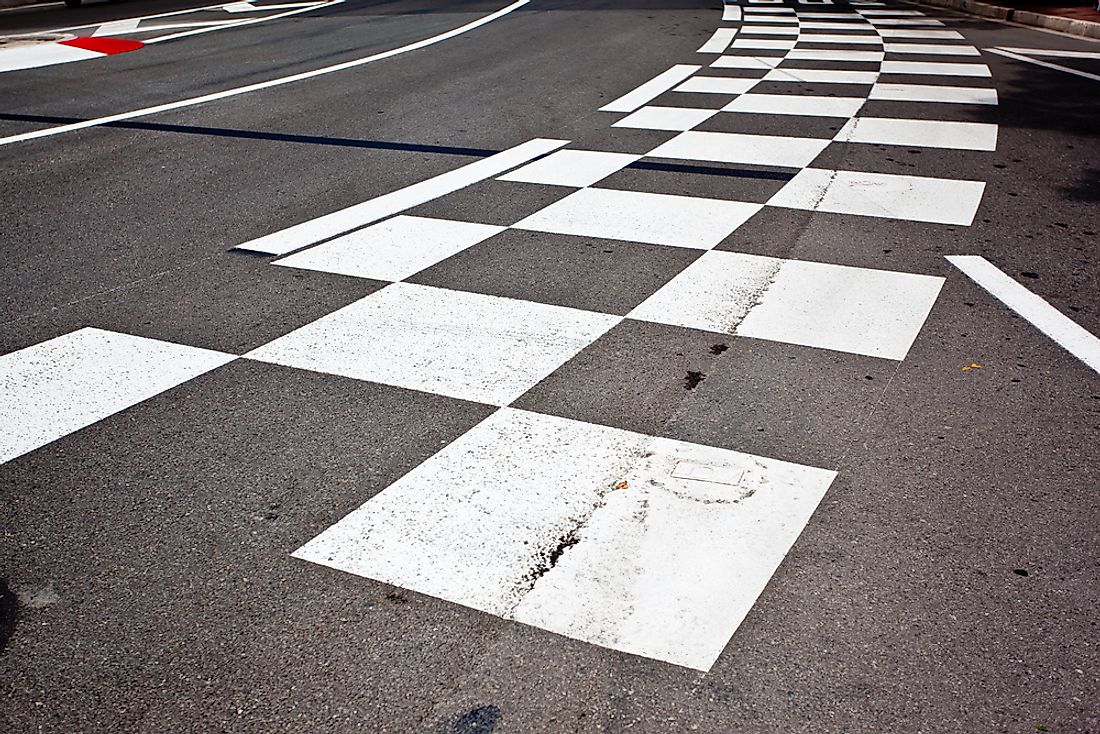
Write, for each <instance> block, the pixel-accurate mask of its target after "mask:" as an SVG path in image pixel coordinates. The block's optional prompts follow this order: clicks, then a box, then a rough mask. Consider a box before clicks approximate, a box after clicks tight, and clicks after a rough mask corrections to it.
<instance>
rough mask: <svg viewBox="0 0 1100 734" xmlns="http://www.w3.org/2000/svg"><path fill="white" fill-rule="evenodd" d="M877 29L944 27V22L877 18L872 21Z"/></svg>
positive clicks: (925, 19)
mask: <svg viewBox="0 0 1100 734" xmlns="http://www.w3.org/2000/svg"><path fill="white" fill-rule="evenodd" d="M872 25H874V26H875V27H876V28H896V27H898V26H903V27H904V26H942V25H943V21H942V20H936V19H935V18H877V19H875V20H874V21H872Z"/></svg>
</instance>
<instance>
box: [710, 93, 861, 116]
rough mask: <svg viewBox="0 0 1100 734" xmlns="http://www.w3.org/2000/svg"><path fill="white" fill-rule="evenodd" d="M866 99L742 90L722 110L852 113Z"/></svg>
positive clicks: (803, 113)
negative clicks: (757, 92)
mask: <svg viewBox="0 0 1100 734" xmlns="http://www.w3.org/2000/svg"><path fill="white" fill-rule="evenodd" d="M864 102H866V100H865V99H863V98H862V97H820V96H815V95H808V94H807V95H803V94H742V95H741V96H740V97H738V98H737V99H735V100H733V101H732V102H730V103H729V104H728V105H726V106H725V107H723V108H722V111H723V112H745V113H761V114H766V115H806V116H809V117H852V116H853V115H855V114H856V113H857V112H859V108H860V107H862V106H863V103H864Z"/></svg>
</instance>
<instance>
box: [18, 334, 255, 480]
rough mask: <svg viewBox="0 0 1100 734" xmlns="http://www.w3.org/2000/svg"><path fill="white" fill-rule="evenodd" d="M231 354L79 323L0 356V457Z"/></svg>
mask: <svg viewBox="0 0 1100 734" xmlns="http://www.w3.org/2000/svg"><path fill="white" fill-rule="evenodd" d="M234 359H236V356H235V355H232V354H223V353H221V352H214V351H211V350H209V349H198V348H196V347H188V346H184V345H182V344H173V343H171V342H164V341H158V340H156V339H146V338H144V337H140V336H131V335H129V334H120V333H118V332H114V331H104V330H102V329H92V328H85V329H79V330H78V331H74V332H71V333H69V334H65V335H63V336H59V337H57V338H55V339H50V340H49V341H44V342H42V343H40V344H35V345H34V346H31V347H27V348H26V349H20V350H19V351H17V352H11V353H10V354H5V355H4V356H2V357H0V426H3V430H2V431H0V463H3V462H6V461H11V460H12V459H14V458H16V457H17V456H22V455H23V454H26V453H28V452H30V451H33V450H34V449H37V448H39V447H41V446H45V445H46V444H48V443H51V442H53V441H56V440H57V439H59V438H62V437H64V436H67V435H69V434H70V433H73V432H74V431H78V430H80V429H81V428H85V427H87V426H90V425H92V424H93V423H96V422H98V421H101V420H103V419H104V418H107V417H109V416H112V415H114V414H115V413H119V412H121V411H123V410H125V409H126V408H129V407H131V406H134V405H137V404H138V403H140V402H142V401H143V400H148V399H149V398H151V397H153V396H155V395H158V394H160V393H162V392H164V391H165V390H170V389H171V388H173V387H176V386H177V385H180V384H182V383H184V382H187V381H188V380H190V379H192V378H194V377H198V376H199V375H201V374H204V373H206V372H210V371H211V370H214V369H216V368H218V367H221V366H222V365H224V364H227V363H228V362H231V361H233V360H234Z"/></svg>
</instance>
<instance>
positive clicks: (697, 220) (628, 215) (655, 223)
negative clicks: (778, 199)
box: [514, 189, 762, 250]
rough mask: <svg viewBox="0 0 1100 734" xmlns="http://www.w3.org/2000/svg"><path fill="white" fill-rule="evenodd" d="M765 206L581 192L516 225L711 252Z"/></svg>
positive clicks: (642, 194)
mask: <svg viewBox="0 0 1100 734" xmlns="http://www.w3.org/2000/svg"><path fill="white" fill-rule="evenodd" d="M761 206H762V205H760V204H749V203H745V202H740V201H726V200H724V199H704V198H702V197H698V196H672V195H670V194H650V193H645V192H641V191H617V190H613V189H582V190H580V191H578V192H576V193H574V194H570V195H569V196H567V197H565V198H564V199H561V200H559V201H556V202H554V203H553V204H551V205H550V206H548V207H546V208H545V209H542V210H541V211H538V212H535V213H534V214H532V215H531V216H529V217H527V218H526V219H524V220H523V221H521V222H519V223H518V224H516V225H514V226H515V228H516V229H530V230H534V231H537V232H552V233H555V234H572V235H579V236H581V237H606V238H608V239H614V240H628V241H633V242H644V243H647V244H652V245H667V246H670V247H689V248H693V249H700V250H707V249H710V248H711V247H714V246H715V245H717V244H718V243H719V242H721V241H722V240H724V239H725V238H726V237H727V236H729V234H730V233H731V232H733V231H734V230H735V229H737V228H738V227H740V226H741V225H742V224H744V223H745V221H746V220H748V218H749V217H751V216H752V215H753V214H755V213H756V212H758V211H759V210H760V209H761Z"/></svg>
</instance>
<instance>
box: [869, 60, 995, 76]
mask: <svg viewBox="0 0 1100 734" xmlns="http://www.w3.org/2000/svg"><path fill="white" fill-rule="evenodd" d="M880 71H881V72H882V73H883V74H925V75H929V76H973V77H989V76H992V74H990V73H989V67H988V66H986V65H985V64H951V63H944V62H934V61H883V62H882V68H881V69H880Z"/></svg>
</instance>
